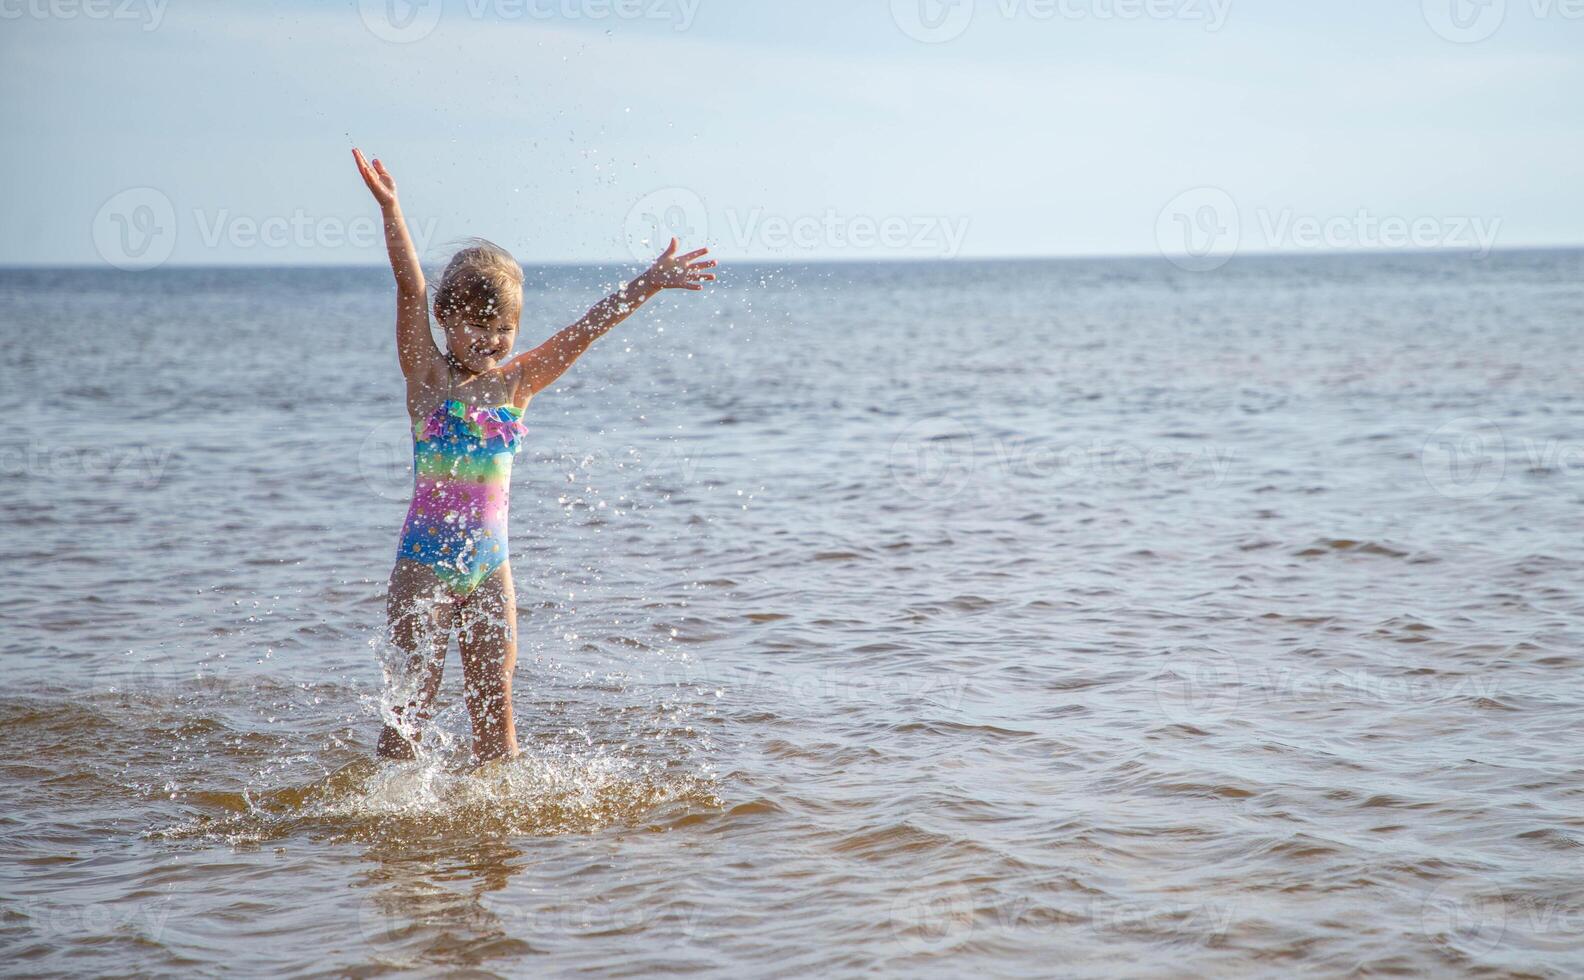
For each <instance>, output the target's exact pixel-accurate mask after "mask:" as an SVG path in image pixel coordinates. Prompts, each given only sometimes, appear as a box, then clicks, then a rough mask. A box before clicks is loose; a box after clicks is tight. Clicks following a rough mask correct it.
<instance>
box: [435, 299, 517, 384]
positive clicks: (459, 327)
mask: <svg viewBox="0 0 1584 980" xmlns="http://www.w3.org/2000/svg"><path fill="white" fill-rule="evenodd" d="M441 326H442V327H444V328H445V335H446V346H447V347H449V348H450V349H451V356H453V357H455V358H456V359H457V363H458V364H461V365H462V366H463V367H464V368H466V369H467V370H468V371H470V372H472V373H473V374H481V373H483V372H485V371H488V370H490V369H491V368H496V367H500V365H501V363H502V362H503V361H505V360H506V358H507V357H509V356H510V355H511V350H512V345H513V344H515V343H516V342H517V313H516V311H515V310H513V311H508V312H504V313H496V314H493V315H491V316H480V315H478V314H473V313H458V314H455V315H454V316H451V317H448V318H446V319H445V320H444V321H442V323H441Z"/></svg>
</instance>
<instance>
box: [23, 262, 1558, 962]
mask: <svg viewBox="0 0 1584 980" xmlns="http://www.w3.org/2000/svg"><path fill="white" fill-rule="evenodd" d="M625 271H626V270H617V269H570V268H552V269H539V268H534V269H529V270H528V281H529V292H528V297H527V304H526V310H525V313H524V317H523V331H522V335H521V338H520V340H519V349H526V348H527V347H529V346H531V345H533V344H535V343H537V342H539V340H541V339H542V338H544V337H546V336H548V334H549V333H550V332H551V331H553V330H555V329H557V328H559V327H561V326H564V325H565V324H567V323H569V322H571V321H572V320H573V319H575V318H576V317H577V316H578V315H580V314H581V313H582V311H583V310H584V309H586V308H587V307H588V306H589V305H590V304H592V303H593V302H594V301H595V300H597V299H599V298H600V296H601V295H603V293H604V291H605V290H607V289H608V288H609V287H610V286H611V285H612V284H613V283H614V282H615V281H616V279H617V277H618V276H620V275H622V274H623V273H624V272H625ZM391 292H392V291H391V288H390V285H389V279H388V273H387V272H385V271H384V270H381V269H356V270H317V271H312V270H262V269H251V270H180V269H166V270H158V271H152V272H145V273H117V272H111V271H91V270H78V271H17V270H12V271H5V272H0V332H3V340H4V343H3V345H0V407H3V411H4V418H5V419H6V420H7V422H8V424H7V425H6V426H5V427H4V430H3V432H0V557H3V564H4V569H5V573H6V581H5V584H4V586H3V588H0V666H3V672H4V682H3V687H0V767H3V778H0V957H3V960H0V961H3V962H4V964H5V966H4V972H5V973H6V974H8V975H13V976H24V975H56V974H68V973H70V974H118V975H145V976H164V975H182V976H215V977H218V976H227V975H232V974H240V975H274V976H302V977H310V976H357V977H372V976H384V975H391V974H399V973H408V972H410V973H413V974H415V975H428V976H434V975H455V976H463V975H466V976H489V975H499V976H577V975H589V976H654V975H672V974H676V975H681V974H686V975H705V976H720V977H738V976H771V977H803V976H853V975H896V976H938V977H960V976H995V977H1019V976H1029V977H1040V976H1054V975H1059V976H1072V977H1106V976H1143V977H1170V976H1183V975H1219V976H1289V975H1416V974H1417V975H1426V974H1433V975H1466V976H1558V977H1561V976H1577V975H1579V974H1580V973H1584V371H1581V365H1584V253H1581V252H1513V253H1497V254H1495V255H1493V256H1491V257H1489V258H1485V259H1477V258H1471V257H1468V256H1464V255H1376V256H1339V257H1291V258H1242V259H1239V260H1237V261H1234V262H1233V263H1232V264H1231V265H1229V266H1227V267H1225V268H1223V269H1220V270H1218V271H1216V272H1212V273H1194V272H1189V271H1184V270H1181V269H1178V268H1175V267H1174V266H1172V265H1170V264H1168V263H1166V262H1165V261H1162V260H1156V261H1150V260H1143V259H1139V260H1112V261H1098V260H1096V261H1050V262H1001V263H974V262H956V263H943V264H933V263H924V264H911V265H904V264H895V265H891V264H853V265H829V266H797V267H775V266H767V265H766V266H760V265H754V266H739V267H735V268H731V267H728V268H727V269H726V270H725V274H724V276H723V279H722V282H721V284H720V288H718V289H717V290H715V291H714V292H713V293H711V294H706V295H703V296H693V295H678V296H672V297H667V298H665V299H663V300H661V301H659V302H657V303H656V304H655V305H654V306H653V307H652V308H649V309H647V310H645V311H643V312H642V313H640V314H639V315H638V316H637V317H636V318H635V319H633V320H631V321H629V323H628V324H626V325H624V326H623V327H621V328H619V329H618V330H617V332H615V333H614V334H612V335H610V336H608V337H606V338H605V339H603V340H601V341H600V342H599V343H598V344H597V345H596V346H595V348H594V349H593V350H592V351H591V352H590V354H589V355H588V356H587V357H586V358H585V359H584V360H583V361H582V362H581V363H579V364H578V365H577V366H576V367H575V368H574V370H573V371H572V372H571V373H570V374H569V375H567V376H566V377H565V378H564V379H563V380H562V382H560V383H559V384H558V385H557V386H556V388H555V389H553V390H551V391H548V392H546V393H544V394H542V395H541V396H540V397H539V398H537V399H535V401H534V403H533V405H532V406H531V408H530V410H529V413H528V416H527V419H526V421H527V422H528V423H529V425H530V427H531V429H532V434H531V436H530V445H529V448H528V449H527V450H526V451H525V452H524V454H523V455H522V456H521V457H520V458H519V461H518V467H517V471H516V475H515V478H514V486H513V501H512V512H513V513H512V543H513V551H514V557H513V560H512V564H513V568H514V570H515V575H516V580H517V591H518V601H519V604H520V616H521V661H520V665H519V668H518V673H517V681H516V694H515V697H516V710H517V716H518V719H519V722H518V723H519V726H520V734H521V738H522V743H523V746H524V749H525V752H524V755H523V757H522V758H521V759H520V760H518V761H517V762H516V763H514V764H512V765H509V766H505V767H502V768H499V769H496V770H487V771H486V772H484V773H483V774H472V773H469V772H468V771H467V769H466V766H465V764H464V763H465V741H466V740H465V738H462V736H463V734H464V733H465V732H466V730H467V719H466V716H465V713H464V711H463V709H462V706H461V697H460V673H461V672H460V667H459V664H458V663H457V661H456V660H455V652H454V648H453V653H452V660H451V662H450V665H449V668H448V670H447V678H446V687H445V689H444V691H443V693H442V696H441V699H442V700H441V703H442V705H443V709H444V710H443V711H442V712H441V713H440V715H439V717H438V718H437V719H436V731H435V732H434V733H433V736H432V738H431V739H430V743H431V751H430V754H429V755H428V756H426V757H425V758H424V759H422V760H420V761H419V762H416V763H410V764H389V765H379V764H376V763H375V762H374V761H373V760H372V758H371V755H372V745H373V741H374V738H375V735H376V733H377V729H378V721H379V711H380V705H381V703H382V697H384V695H385V688H386V683H385V675H384V672H383V670H382V664H384V663H386V662H387V657H388V651H386V650H385V649H384V648H383V645H382V643H381V635H382V631H383V627H384V599H383V593H384V586H385V581H386V576H387V575H388V574H389V570H390V566H391V562H392V559H393V557H394V552H395V547H396V541H397V535H398V531H399V528H400V525H401V522H402V518H403V516H404V515H405V512H406V507H407V493H408V491H409V489H410V481H411V475H410V469H409V468H410V465H411V457H410V452H411V446H410V443H409V441H408V426H407V421H406V419H405V416H404V410H403V404H402V386H401V380H400V377H399V375H398V371H397V367H396V358H395V355H394V351H393V341H392V336H391V334H392V327H391V320H392V312H391V311H392V306H393V298H392V295H391Z"/></svg>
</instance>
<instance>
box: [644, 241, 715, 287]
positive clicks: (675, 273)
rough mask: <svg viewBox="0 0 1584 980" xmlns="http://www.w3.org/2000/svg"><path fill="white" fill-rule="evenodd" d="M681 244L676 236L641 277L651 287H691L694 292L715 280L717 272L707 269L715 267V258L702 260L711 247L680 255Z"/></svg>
mask: <svg viewBox="0 0 1584 980" xmlns="http://www.w3.org/2000/svg"><path fill="white" fill-rule="evenodd" d="M678 248H679V244H678V242H677V240H676V239H675V238H673V239H671V245H670V247H668V248H667V249H666V250H665V254H664V255H662V256H660V257H659V258H658V259H655V263H654V265H652V266H650V267H649V271H648V272H645V273H644V274H643V276H642V277H641V278H640V280H639V281H640V282H642V283H644V284H645V285H646V286H648V287H649V288H651V289H654V290H656V291H659V290H661V289H691V290H693V291H694V292H697V291H698V290H701V289H703V288H704V283H706V282H714V281H715V274H714V273H712V272H706V271H705V270H706V269H713V268H715V265H716V263H715V260H714V259H711V260H710V261H708V262H700V261H698V260H699V259H702V258H703V257H704V256H706V255H708V254H709V249H707V248H701V249H697V250H695V251H692V252H689V253H687V254H686V255H678V254H677V249H678Z"/></svg>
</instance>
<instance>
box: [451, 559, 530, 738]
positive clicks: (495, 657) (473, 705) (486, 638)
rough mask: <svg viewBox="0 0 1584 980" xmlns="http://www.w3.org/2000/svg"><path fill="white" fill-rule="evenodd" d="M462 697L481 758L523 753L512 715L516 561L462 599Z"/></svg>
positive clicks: (515, 630) (459, 628)
mask: <svg viewBox="0 0 1584 980" xmlns="http://www.w3.org/2000/svg"><path fill="white" fill-rule="evenodd" d="M457 647H458V648H459V649H460V650H461V653H462V682H463V697H464V698H465V700H466V701H467V708H468V716H469V717H470V718H471V719H472V720H473V755H474V757H475V759H476V760H477V761H478V762H481V763H483V762H489V761H491V760H493V759H511V758H515V757H516V756H517V754H518V748H517V724H516V721H515V720H514V719H513V718H512V697H511V694H512V673H513V671H515V670H516V669H517V593H516V590H515V589H514V588H513V586H512V577H511V566H510V565H502V566H501V567H499V568H497V569H495V573H494V574H493V575H491V576H490V577H489V578H488V579H486V580H485V581H484V582H483V583H482V584H481V585H480V586H479V587H478V588H477V589H476V590H475V591H474V592H473V594H472V595H470V596H468V597H467V599H466V601H465V602H464V603H463V604H462V608H461V616H460V622H459V624H458V629H457Z"/></svg>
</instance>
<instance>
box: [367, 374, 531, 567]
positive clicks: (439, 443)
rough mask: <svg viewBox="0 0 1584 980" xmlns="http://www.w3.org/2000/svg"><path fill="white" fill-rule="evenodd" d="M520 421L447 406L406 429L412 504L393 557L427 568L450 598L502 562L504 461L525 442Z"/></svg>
mask: <svg viewBox="0 0 1584 980" xmlns="http://www.w3.org/2000/svg"><path fill="white" fill-rule="evenodd" d="M522 414H523V410H522V409H520V408H514V407H513V406H511V405H501V406H498V407H496V408H480V407H477V406H471V405H467V404H465V403H464V402H461V401H457V400H454V399H452V400H448V401H446V402H445V403H444V404H442V405H441V406H440V407H439V408H437V409H435V410H434V414H433V415H431V416H429V418H428V419H427V420H425V421H424V422H422V423H420V424H419V425H416V426H414V427H413V474H414V487H413V501H412V507H411V508H410V509H409V510H408V511H407V523H406V525H404V526H403V527H402V537H401V548H400V550H399V551H398V552H397V555H396V557H398V558H406V559H408V560H410V561H416V562H422V563H423V564H425V565H428V566H429V567H430V568H432V569H434V573H435V574H436V575H437V576H439V578H440V581H441V582H443V583H445V585H446V587H447V588H449V589H450V590H451V591H452V592H453V593H455V594H457V595H462V596H465V595H467V594H469V593H471V592H472V591H473V590H474V589H476V588H478V587H479V584H480V583H482V582H483V581H484V580H485V579H487V578H489V577H490V574H491V573H492V572H494V571H495V569H497V568H499V567H500V566H501V565H502V564H504V563H505V562H506V559H507V558H508V557H510V552H509V550H508V546H507V542H506V514H507V504H508V503H509V501H510V499H511V470H512V456H513V455H514V454H515V453H516V452H517V451H518V450H519V449H521V448H522V443H523V438H524V437H525V436H526V435H527V434H528V427H527V426H525V425H523V423H522Z"/></svg>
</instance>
